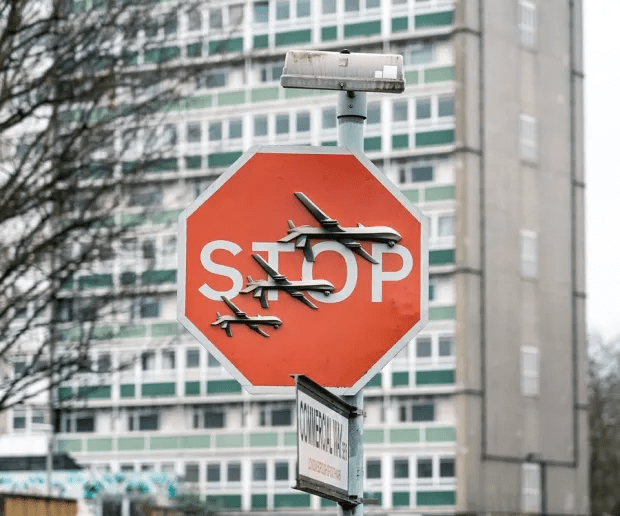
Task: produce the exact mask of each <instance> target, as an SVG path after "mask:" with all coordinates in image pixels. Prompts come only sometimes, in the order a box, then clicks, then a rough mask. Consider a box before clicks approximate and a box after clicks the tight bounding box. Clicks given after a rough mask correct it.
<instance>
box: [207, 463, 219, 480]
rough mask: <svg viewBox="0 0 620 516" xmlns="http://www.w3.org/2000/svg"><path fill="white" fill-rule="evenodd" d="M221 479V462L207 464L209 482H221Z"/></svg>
mask: <svg viewBox="0 0 620 516" xmlns="http://www.w3.org/2000/svg"><path fill="white" fill-rule="evenodd" d="M220 480H221V479H220V465H219V463H215V464H207V482H219V481H220Z"/></svg>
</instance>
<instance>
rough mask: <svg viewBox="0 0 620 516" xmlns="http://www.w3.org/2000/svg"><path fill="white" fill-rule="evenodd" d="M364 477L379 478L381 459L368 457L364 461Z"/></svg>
mask: <svg viewBox="0 0 620 516" xmlns="http://www.w3.org/2000/svg"><path fill="white" fill-rule="evenodd" d="M366 478H368V479H377V478H381V460H380V459H368V460H367V461H366Z"/></svg>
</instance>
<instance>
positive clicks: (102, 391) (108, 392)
mask: <svg viewBox="0 0 620 516" xmlns="http://www.w3.org/2000/svg"><path fill="white" fill-rule="evenodd" d="M78 397H79V398H86V399H89V400H109V399H110V398H111V397H112V387H111V386H110V385H90V386H82V387H78Z"/></svg>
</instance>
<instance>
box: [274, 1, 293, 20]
mask: <svg viewBox="0 0 620 516" xmlns="http://www.w3.org/2000/svg"><path fill="white" fill-rule="evenodd" d="M290 17H291V6H290V4H289V1H288V0H278V1H277V2H276V20H288V19H289V18H290Z"/></svg>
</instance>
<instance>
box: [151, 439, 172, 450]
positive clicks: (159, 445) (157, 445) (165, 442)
mask: <svg viewBox="0 0 620 516" xmlns="http://www.w3.org/2000/svg"><path fill="white" fill-rule="evenodd" d="M149 441H150V442H149V450H175V449H177V448H178V447H179V438H178V436H176V435H166V436H152V437H151V438H150V440H149Z"/></svg>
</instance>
